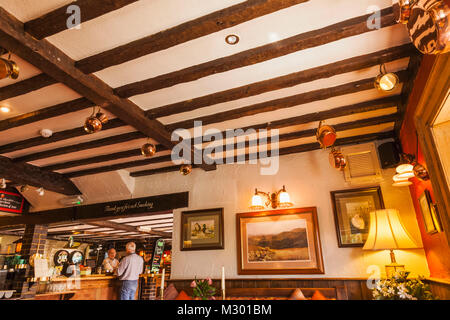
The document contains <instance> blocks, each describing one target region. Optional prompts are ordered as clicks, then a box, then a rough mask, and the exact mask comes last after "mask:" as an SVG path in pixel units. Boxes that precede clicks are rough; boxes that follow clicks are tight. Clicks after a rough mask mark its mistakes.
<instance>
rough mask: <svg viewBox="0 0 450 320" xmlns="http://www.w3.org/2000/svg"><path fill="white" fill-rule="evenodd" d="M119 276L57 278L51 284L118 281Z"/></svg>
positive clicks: (94, 275)
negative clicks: (71, 281)
mask: <svg viewBox="0 0 450 320" xmlns="http://www.w3.org/2000/svg"><path fill="white" fill-rule="evenodd" d="M116 279H117V276H107V275H101V274H93V275H89V276H80V277H73V278H68V277H56V278H52V279H51V280H50V281H51V282H63V281H70V280H80V281H94V280H116Z"/></svg>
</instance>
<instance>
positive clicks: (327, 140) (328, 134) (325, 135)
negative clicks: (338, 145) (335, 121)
mask: <svg viewBox="0 0 450 320" xmlns="http://www.w3.org/2000/svg"><path fill="white" fill-rule="evenodd" d="M336 137H337V136H336V130H334V128H333V127H332V126H328V125H322V121H320V123H319V128H318V129H317V133H316V138H317V141H318V142H319V144H320V147H321V148H328V147H331V146H332V145H333V144H334V143H335V142H336Z"/></svg>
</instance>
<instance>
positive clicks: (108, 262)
mask: <svg viewBox="0 0 450 320" xmlns="http://www.w3.org/2000/svg"><path fill="white" fill-rule="evenodd" d="M116 254H117V252H116V249H114V248H111V249H109V250H108V257H107V258H106V259H105V260H103V263H102V267H103V270H105V271H106V272H107V273H108V272H109V273H113V272H116V270H117V267H118V266H119V260H117V259H116Z"/></svg>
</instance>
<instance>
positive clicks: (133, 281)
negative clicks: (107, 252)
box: [117, 242, 144, 300]
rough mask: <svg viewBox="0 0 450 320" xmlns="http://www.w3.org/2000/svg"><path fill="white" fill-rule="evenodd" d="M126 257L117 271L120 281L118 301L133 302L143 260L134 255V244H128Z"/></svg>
mask: <svg viewBox="0 0 450 320" xmlns="http://www.w3.org/2000/svg"><path fill="white" fill-rule="evenodd" d="M126 250H127V256H126V257H125V258H123V259H122V260H121V261H120V263H119V267H118V269H117V275H118V276H119V280H121V281H122V286H121V289H120V300H134V298H135V296H136V290H137V287H138V280H139V275H140V274H141V273H142V272H143V271H144V260H143V259H142V257H141V256H139V255H137V254H136V244H135V243H134V242H128V243H127V245H126Z"/></svg>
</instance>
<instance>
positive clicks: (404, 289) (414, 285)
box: [372, 272, 435, 300]
mask: <svg viewBox="0 0 450 320" xmlns="http://www.w3.org/2000/svg"><path fill="white" fill-rule="evenodd" d="M408 275H409V272H398V273H395V274H394V275H393V276H392V277H391V278H388V279H383V280H379V281H378V283H377V286H376V288H375V289H374V290H373V292H372V294H373V297H374V299H375V300H434V299H435V298H434V297H433V294H432V293H431V290H430V286H429V285H428V284H425V283H423V281H422V280H423V278H421V277H419V278H418V279H407V278H408Z"/></svg>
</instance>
